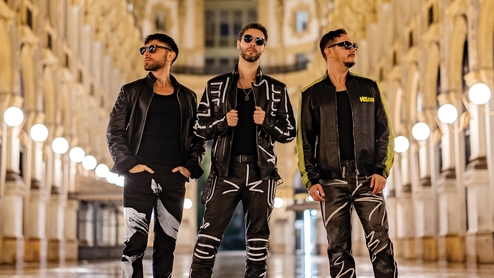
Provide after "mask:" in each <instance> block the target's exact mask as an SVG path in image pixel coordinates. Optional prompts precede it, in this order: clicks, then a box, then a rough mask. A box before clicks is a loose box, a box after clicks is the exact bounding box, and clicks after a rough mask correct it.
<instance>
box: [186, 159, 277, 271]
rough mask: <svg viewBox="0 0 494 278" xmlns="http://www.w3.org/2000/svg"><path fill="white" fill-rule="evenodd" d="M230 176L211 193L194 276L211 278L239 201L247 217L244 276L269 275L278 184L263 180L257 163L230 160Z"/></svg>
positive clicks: (196, 254) (195, 257)
mask: <svg viewBox="0 0 494 278" xmlns="http://www.w3.org/2000/svg"><path fill="white" fill-rule="evenodd" d="M229 173H230V176H228V177H226V178H222V177H216V178H217V180H216V181H215V183H214V186H213V188H212V190H211V192H210V193H209V195H208V196H207V201H206V206H205V207H206V211H205V212H204V217H203V219H202V225H201V227H200V230H199V235H198V237H197V243H196V245H195V247H194V254H193V257H192V266H191V270H190V277H191V278H210V277H211V276H212V273H213V267H214V262H215V259H216V253H217V252H218V247H219V246H220V243H221V240H222V239H223V235H224V233H225V230H226V228H227V227H228V224H229V223H230V220H231V218H232V216H233V214H234V213H235V209H236V208H237V204H238V202H240V201H241V202H242V206H243V209H244V219H245V239H246V240H245V242H246V251H247V252H246V263H245V274H244V277H245V278H247V277H251V278H258V277H265V274H266V269H267V258H268V240H269V234H270V230H269V225H268V221H269V215H271V212H272V211H273V205H274V198H275V196H276V185H275V183H274V181H273V180H261V174H260V171H259V167H258V166H257V165H256V164H255V163H238V162H231V163H230V171H229Z"/></svg>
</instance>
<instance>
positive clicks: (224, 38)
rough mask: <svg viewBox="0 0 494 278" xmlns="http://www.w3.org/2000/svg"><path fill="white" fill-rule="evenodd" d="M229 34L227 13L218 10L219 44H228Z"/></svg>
mask: <svg viewBox="0 0 494 278" xmlns="http://www.w3.org/2000/svg"><path fill="white" fill-rule="evenodd" d="M229 35H230V24H229V13H228V11H221V12H220V46H228V42H229Z"/></svg>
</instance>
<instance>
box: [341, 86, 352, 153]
mask: <svg viewBox="0 0 494 278" xmlns="http://www.w3.org/2000/svg"><path fill="white" fill-rule="evenodd" d="M336 102H337V109H338V135H339V139H340V160H354V159H355V149H354V142H353V119H352V106H351V105H350V99H349V98H348V93H347V91H346V90H345V91H340V92H336Z"/></svg>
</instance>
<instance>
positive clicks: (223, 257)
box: [0, 252, 494, 278]
mask: <svg viewBox="0 0 494 278" xmlns="http://www.w3.org/2000/svg"><path fill="white" fill-rule="evenodd" d="M356 261H357V277H359V278H368V277H374V276H373V274H372V266H371V264H370V262H369V259H368V258H365V257H359V258H357V260H356ZM190 262H191V256H190V255H183V254H180V255H176V257H175V267H174V274H173V277H172V278H184V277H189V274H188V272H189V266H190ZM144 265H145V275H144V276H145V277H152V274H151V261H149V260H146V261H145V262H144ZM398 268H399V272H400V274H399V277H400V278H412V277H413V278H437V277H447V278H460V277H461V278H494V265H473V264H446V263H438V262H431V263H424V262H417V261H408V260H398ZM243 270H244V252H220V253H219V254H218V258H217V262H216V265H215V271H214V277H219V278H235V277H243ZM3 277H9V278H10V277H15V278H27V277H39V278H107V277H114V278H117V277H120V263H119V262H118V261H111V262H99V263H96V262H80V263H78V264H76V263H73V264H68V263H67V264H64V265H50V264H49V265H47V266H44V267H40V266H39V265H36V264H25V265H23V266H18V267H12V266H6V265H0V278H3ZM268 277H269V278H315V277H318V278H319V277H329V269H328V262H327V258H326V257H321V256H302V255H301V256H298V255H271V256H270V259H269V267H268Z"/></svg>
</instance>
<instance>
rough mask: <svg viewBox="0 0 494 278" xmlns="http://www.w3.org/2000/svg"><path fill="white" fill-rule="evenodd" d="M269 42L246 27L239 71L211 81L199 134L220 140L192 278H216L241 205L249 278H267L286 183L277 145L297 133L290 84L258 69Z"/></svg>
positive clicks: (257, 27)
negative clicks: (273, 218)
mask: <svg viewBox="0 0 494 278" xmlns="http://www.w3.org/2000/svg"><path fill="white" fill-rule="evenodd" d="M267 39H268V34H267V30H266V28H264V26H262V25H261V24H259V23H249V24H247V25H245V26H244V27H243V28H242V29H241V30H240V32H239V36H238V40H237V49H238V50H239V52H240V56H239V62H238V65H237V66H236V67H235V69H234V71H232V72H230V73H226V74H223V75H219V76H217V77H214V78H213V79H211V80H209V81H208V83H207V85H206V89H205V92H204V95H203V96H202V99H201V101H200V103H199V108H198V114H197V117H198V120H197V122H196V125H195V127H194V130H195V132H196V135H197V136H199V137H202V138H203V139H206V140H213V147H212V150H211V154H212V162H211V173H210V176H209V178H208V182H207V185H206V189H207V190H205V191H204V192H203V196H202V197H203V201H204V204H205V211H204V216H203V220H202V225H201V227H200V230H199V234H198V238H197V243H196V245H195V248H194V253H193V258H192V265H191V270H190V277H191V278H197V277H211V276H212V272H213V266H214V262H215V257H216V253H217V251H218V247H219V245H220V243H221V240H222V238H223V234H224V232H225V230H226V228H227V227H228V224H229V222H230V220H231V218H232V215H233V213H234V212H235V208H236V207H237V204H238V202H240V201H241V202H242V205H243V210H244V216H245V227H246V245H247V246H246V250H247V252H246V253H247V254H246V269H245V277H265V276H266V267H267V257H268V240H269V234H270V232H269V226H268V220H269V218H270V215H271V212H272V210H273V202H274V197H275V192H276V186H277V185H278V184H279V183H280V182H281V178H280V176H279V175H278V172H277V168H276V154H275V151H274V145H275V142H281V143H287V142H290V141H292V140H293V139H294V138H295V134H296V128H295V118H294V115H293V111H292V106H291V104H290V100H289V98H288V94H287V90H286V85H285V84H283V83H282V82H280V81H278V80H275V79H273V78H271V77H269V76H266V75H263V74H262V71H261V68H260V67H259V57H260V56H261V54H262V53H263V52H264V50H265V47H266V42H267Z"/></svg>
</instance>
